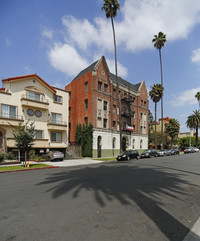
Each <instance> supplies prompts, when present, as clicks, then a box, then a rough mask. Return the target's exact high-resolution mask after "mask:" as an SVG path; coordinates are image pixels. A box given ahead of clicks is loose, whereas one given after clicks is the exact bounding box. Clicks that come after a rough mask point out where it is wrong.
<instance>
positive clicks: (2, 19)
mask: <svg viewBox="0 0 200 241" xmlns="http://www.w3.org/2000/svg"><path fill="white" fill-rule="evenodd" d="M119 2H120V5H121V9H120V12H119V13H118V15H117V17H116V18H115V28H116V39H117V45H118V49H117V51H118V71H119V75H120V76H121V77H122V78H124V79H125V80H127V81H129V82H131V83H133V84H137V83H139V82H141V81H142V80H144V81H145V83H146V85H147V88H148V89H150V87H151V86H152V85H153V84H156V83H160V63H159V55H158V51H157V50H156V49H155V48H154V47H153V44H152V39H153V37H154V34H158V32H159V31H162V32H164V33H165V34H166V35H167V43H166V44H165V47H164V48H163V50H162V57H163V75H164V88H165V94H164V116H165V117H166V116H169V117H172V118H176V119H177V120H178V121H179V122H180V124H181V131H188V129H187V127H186V126H185V121H186V119H187V116H188V115H190V114H192V111H193V110H196V109H198V108H199V105H198V102H197V100H196V99H195V98H194V95H195V93H196V92H197V91H200V1H199V0H173V1H169V0H140V1H138V0H123V1H119ZM102 5H103V0H96V1H94V0H85V1H83V0H77V1H70V0H57V1H55V0H42V1H41V0H29V1H27V0H1V1H0V29H1V34H0V36H1V38H0V78H1V79H3V78H9V77H13V76H19V75H26V74H32V73H37V74H38V75H39V76H40V77H41V78H43V79H44V80H45V81H46V82H48V83H49V84H51V85H53V86H57V87H60V88H64V86H65V85H66V84H67V83H69V82H71V80H72V79H73V78H74V77H75V76H76V75H77V74H78V73H79V72H80V71H81V70H82V69H84V68H85V67H87V66H88V65H90V64H92V63H93V62H94V61H96V60H97V59H99V58H100V57H101V56H102V55H104V56H105V57H106V60H107V62H108V65H109V68H110V71H111V72H113V73H114V49H113V36H112V32H111V23H110V20H107V19H106V17H105V14H104V12H103V11H101V7H102ZM150 110H151V112H152V113H153V114H154V104H153V103H152V101H151V100H150ZM158 117H159V118H160V104H159V107H158Z"/></svg>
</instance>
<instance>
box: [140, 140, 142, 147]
mask: <svg viewBox="0 0 200 241" xmlns="http://www.w3.org/2000/svg"><path fill="white" fill-rule="evenodd" d="M140 149H142V140H140Z"/></svg>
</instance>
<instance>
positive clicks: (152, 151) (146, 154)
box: [140, 149, 158, 158]
mask: <svg viewBox="0 0 200 241" xmlns="http://www.w3.org/2000/svg"><path fill="white" fill-rule="evenodd" d="M152 156H155V157H157V156H158V152H157V151H156V149H148V150H145V151H144V152H143V153H142V154H141V155H140V157H141V158H146V157H148V158H150V157H152Z"/></svg>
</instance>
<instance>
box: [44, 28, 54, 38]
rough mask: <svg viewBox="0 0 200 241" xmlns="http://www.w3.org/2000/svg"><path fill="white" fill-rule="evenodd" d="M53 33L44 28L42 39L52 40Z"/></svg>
mask: <svg viewBox="0 0 200 241" xmlns="http://www.w3.org/2000/svg"><path fill="white" fill-rule="evenodd" d="M53 33H54V31H53V30H51V29H47V28H44V29H43V30H42V37H45V38H47V39H52V38H53Z"/></svg>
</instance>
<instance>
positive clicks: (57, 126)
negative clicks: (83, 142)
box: [47, 120, 67, 131]
mask: <svg viewBox="0 0 200 241" xmlns="http://www.w3.org/2000/svg"><path fill="white" fill-rule="evenodd" d="M47 128H48V130H51V131H67V122H66V121H56V120H48V121H47Z"/></svg>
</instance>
